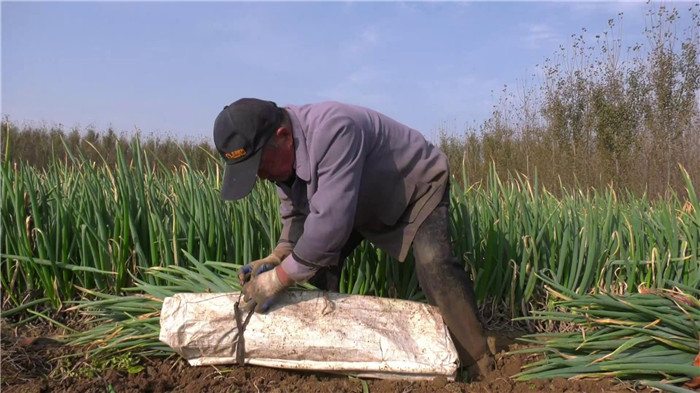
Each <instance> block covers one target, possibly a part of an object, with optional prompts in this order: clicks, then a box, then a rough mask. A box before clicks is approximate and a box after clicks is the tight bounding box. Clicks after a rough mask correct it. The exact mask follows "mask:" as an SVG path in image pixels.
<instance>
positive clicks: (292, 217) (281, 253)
mask: <svg viewBox="0 0 700 393" xmlns="http://www.w3.org/2000/svg"><path fill="white" fill-rule="evenodd" d="M277 195H278V196H279V198H280V217H281V219H282V233H281V234H280V238H279V240H278V241H277V246H276V247H275V249H274V251H273V252H272V253H273V254H275V255H276V256H277V257H278V258H279V259H280V260H284V259H285V258H286V257H287V256H288V255H289V254H291V253H292V250H293V249H294V245H295V244H296V243H297V241H298V240H299V237H301V234H302V233H303V232H304V221H305V220H306V215H305V214H304V213H303V212H301V211H300V210H299V209H297V208H295V207H294V205H293V204H292V200H291V199H290V198H289V196H288V195H287V194H286V193H285V192H284V190H282V188H281V187H280V186H277Z"/></svg>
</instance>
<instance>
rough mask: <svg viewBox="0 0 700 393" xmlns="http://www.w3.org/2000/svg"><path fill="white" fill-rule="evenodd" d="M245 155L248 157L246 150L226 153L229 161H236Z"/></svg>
mask: <svg viewBox="0 0 700 393" xmlns="http://www.w3.org/2000/svg"><path fill="white" fill-rule="evenodd" d="M244 155H246V151H245V149H238V150H236V151H232V152H230V153H226V158H228V159H229V160H235V159H236V158H241V157H243V156H244Z"/></svg>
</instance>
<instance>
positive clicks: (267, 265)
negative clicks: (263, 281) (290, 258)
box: [238, 254, 282, 285]
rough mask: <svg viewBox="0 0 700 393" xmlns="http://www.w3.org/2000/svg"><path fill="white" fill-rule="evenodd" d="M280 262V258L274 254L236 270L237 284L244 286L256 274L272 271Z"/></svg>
mask: <svg viewBox="0 0 700 393" xmlns="http://www.w3.org/2000/svg"><path fill="white" fill-rule="evenodd" d="M281 262H282V261H281V260H280V258H279V257H278V256H277V255H275V254H270V255H268V256H267V257H265V258H263V259H258V260H257V261H253V262H251V263H249V264H247V265H245V266H243V267H242V268H240V269H238V282H240V283H241V285H245V283H247V282H248V281H250V280H252V279H254V278H255V277H257V275H258V274H260V273H263V272H266V271H268V270H272V269H274V268H275V267H277V265H279V264H280V263H281Z"/></svg>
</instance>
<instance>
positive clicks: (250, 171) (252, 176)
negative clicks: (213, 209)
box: [221, 150, 262, 201]
mask: <svg viewBox="0 0 700 393" xmlns="http://www.w3.org/2000/svg"><path fill="white" fill-rule="evenodd" d="M261 157H262V150H260V151H258V152H256V153H255V154H254V155H253V156H252V157H250V158H249V159H247V160H245V161H243V162H239V163H236V164H233V165H226V168H225V169H224V181H223V183H222V184H221V198H222V199H224V200H227V201H235V200H238V199H241V198H243V197H245V196H246V195H248V194H250V191H251V190H252V189H253V186H255V180H256V178H257V176H258V168H259V167H260V158H261Z"/></svg>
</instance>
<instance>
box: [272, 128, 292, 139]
mask: <svg viewBox="0 0 700 393" xmlns="http://www.w3.org/2000/svg"><path fill="white" fill-rule="evenodd" d="M275 135H277V136H278V137H280V136H285V137H286V136H291V135H292V129H291V128H289V127H287V126H280V127H279V128H278V129H277V131H276V132H275Z"/></svg>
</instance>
